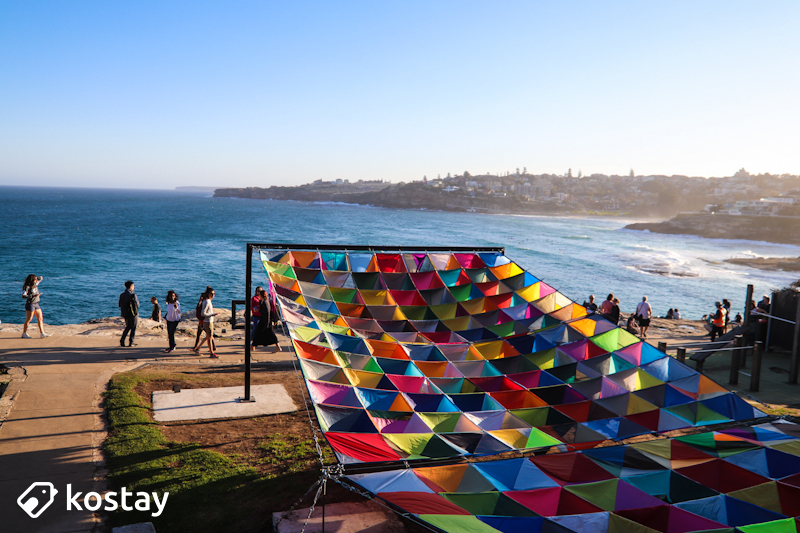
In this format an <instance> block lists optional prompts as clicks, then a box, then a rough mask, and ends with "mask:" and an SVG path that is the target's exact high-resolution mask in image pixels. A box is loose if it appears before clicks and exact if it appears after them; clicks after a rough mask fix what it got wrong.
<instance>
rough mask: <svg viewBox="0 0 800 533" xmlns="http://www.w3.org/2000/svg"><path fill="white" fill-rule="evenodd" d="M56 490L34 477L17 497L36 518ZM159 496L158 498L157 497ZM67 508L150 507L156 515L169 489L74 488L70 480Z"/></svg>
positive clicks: (53, 497) (50, 501)
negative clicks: (163, 490) (161, 490)
mask: <svg viewBox="0 0 800 533" xmlns="http://www.w3.org/2000/svg"><path fill="white" fill-rule="evenodd" d="M58 493H59V491H58V490H57V489H56V488H55V487H54V486H53V484H52V483H50V482H49V481H37V482H35V483H33V484H31V486H30V487H28V488H27V489H26V490H25V492H23V493H22V494H21V495H20V497H19V498H17V504H18V505H19V506H20V507H21V508H22V510H23V511H25V512H26V513H27V514H28V516H30V517H31V518H38V517H39V516H40V515H41V514H42V513H43V512H44V511H45V510H47V508H49V507H50V506H51V505H52V504H53V502H54V501H55V498H56V494H58ZM159 496H161V498H160V499H159ZM66 497H67V511H73V510H74V511H83V510H84V509H86V510H87V511H99V510H100V509H102V510H104V511H116V510H117V509H122V510H123V511H133V510H136V511H151V510H152V512H151V513H150V516H152V517H153V518H157V517H159V516H161V513H163V512H164V508H165V507H166V506H167V498H168V497H169V492H165V493H163V494H161V495H159V494H158V493H157V492H152V493H150V492H136V493H134V492H133V491H130V490H128V488H127V487H123V488H122V490H121V491H120V492H115V491H109V492H106V493H104V494H100V493H98V492H87V493H86V494H85V495H84V494H83V492H73V491H72V484H70V483H68V484H67V490H66Z"/></svg>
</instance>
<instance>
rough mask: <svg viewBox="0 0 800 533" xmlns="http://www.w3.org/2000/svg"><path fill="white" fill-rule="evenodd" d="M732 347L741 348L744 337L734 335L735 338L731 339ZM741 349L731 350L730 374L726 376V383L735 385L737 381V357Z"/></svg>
mask: <svg viewBox="0 0 800 533" xmlns="http://www.w3.org/2000/svg"><path fill="white" fill-rule="evenodd" d="M733 346H734V348H741V347H742V346H744V339H743V338H742V336H741V335H736V338H734V340H733ZM741 351H742V350H733V351H731V375H730V377H729V378H728V383H730V384H731V385H737V384H738V383H739V360H740V359H739V358H740V357H741V355H740V354H739V352H741Z"/></svg>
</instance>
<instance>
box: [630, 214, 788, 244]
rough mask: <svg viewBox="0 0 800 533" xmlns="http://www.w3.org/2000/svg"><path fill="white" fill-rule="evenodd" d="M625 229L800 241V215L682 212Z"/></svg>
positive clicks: (708, 236) (785, 242) (783, 242)
mask: <svg viewBox="0 0 800 533" xmlns="http://www.w3.org/2000/svg"><path fill="white" fill-rule="evenodd" d="M625 229H632V230H648V231H651V232H653V233H668V234H672V235H697V236H699V237H706V238H709V239H746V240H751V241H765V242H774V243H779V244H794V245H800V217H769V216H741V215H739V216H736V215H717V214H711V213H681V214H679V215H677V216H675V217H674V218H672V219H670V220H665V221H664V222H638V223H635V224H628V225H627V226H625Z"/></svg>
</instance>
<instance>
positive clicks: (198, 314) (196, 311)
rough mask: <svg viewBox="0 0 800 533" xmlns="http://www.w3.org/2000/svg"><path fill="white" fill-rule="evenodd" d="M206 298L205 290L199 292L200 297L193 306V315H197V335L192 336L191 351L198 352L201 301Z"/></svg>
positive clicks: (201, 319)
mask: <svg viewBox="0 0 800 533" xmlns="http://www.w3.org/2000/svg"><path fill="white" fill-rule="evenodd" d="M205 299H206V293H205V291H203V292H201V293H200V299H199V300H198V301H197V305H196V306H195V308H194V316H195V317H197V335H196V336H195V338H194V348H192V351H193V352H198V353H199V352H200V344H201V342H200V336H201V335H202V334H203V301H204V300H205Z"/></svg>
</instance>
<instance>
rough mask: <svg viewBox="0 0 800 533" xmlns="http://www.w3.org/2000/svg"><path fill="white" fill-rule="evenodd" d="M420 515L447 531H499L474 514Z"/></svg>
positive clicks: (459, 532)
mask: <svg viewBox="0 0 800 533" xmlns="http://www.w3.org/2000/svg"><path fill="white" fill-rule="evenodd" d="M419 517H420V518H421V519H422V520H424V521H425V522H427V523H429V524H431V525H432V526H434V527H437V528H439V529H441V530H442V531H446V532H447V533H497V530H496V529H495V528H493V527H492V526H490V525H488V524H486V523H485V522H481V521H480V520H478V517H477V516H474V515H455V514H421V515H419Z"/></svg>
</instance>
